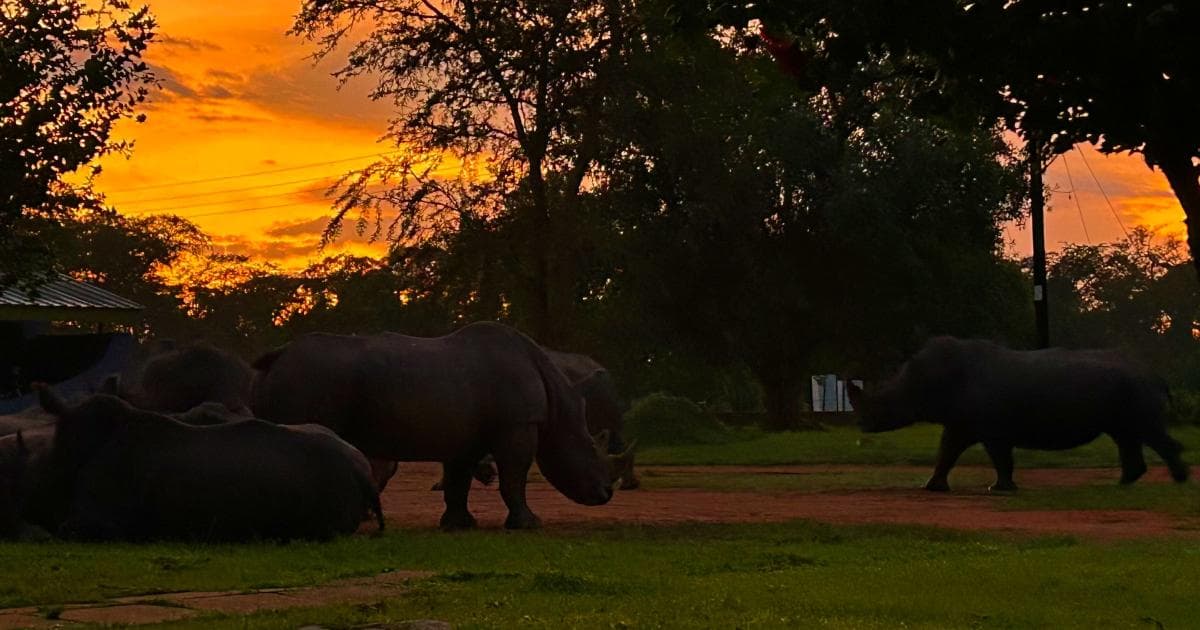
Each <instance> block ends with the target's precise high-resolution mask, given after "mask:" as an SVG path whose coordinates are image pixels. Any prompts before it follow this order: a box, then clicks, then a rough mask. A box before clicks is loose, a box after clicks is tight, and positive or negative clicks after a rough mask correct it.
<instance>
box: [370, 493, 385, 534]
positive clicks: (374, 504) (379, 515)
mask: <svg viewBox="0 0 1200 630" xmlns="http://www.w3.org/2000/svg"><path fill="white" fill-rule="evenodd" d="M371 509H372V510H373V511H374V512H375V522H376V523H378V524H379V529H377V530H375V531H377V532H379V533H381V534H382V533H383V530H384V529H386V528H387V525H386V524H385V523H384V520H383V505H381V504H380V502H379V493H378V492H373V493H371Z"/></svg>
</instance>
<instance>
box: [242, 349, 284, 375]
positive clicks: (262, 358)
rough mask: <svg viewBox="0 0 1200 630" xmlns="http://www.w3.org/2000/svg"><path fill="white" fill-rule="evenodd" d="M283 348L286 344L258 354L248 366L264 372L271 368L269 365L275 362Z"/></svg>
mask: <svg viewBox="0 0 1200 630" xmlns="http://www.w3.org/2000/svg"><path fill="white" fill-rule="evenodd" d="M284 350H287V346H286V345H283V346H279V347H278V348H275V349H274V350H270V351H267V352H265V353H263V354H261V355H259V357H258V358H257V359H255V360H254V361H253V362H252V363H251V364H250V366H251V367H253V368H254V369H256V370H258V371H260V372H266V371H268V370H270V369H271V366H272V365H274V364H275V361H276V360H277V359H278V358H279V355H281V354H283V351H284Z"/></svg>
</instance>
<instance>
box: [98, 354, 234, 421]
mask: <svg viewBox="0 0 1200 630" xmlns="http://www.w3.org/2000/svg"><path fill="white" fill-rule="evenodd" d="M253 380H254V371H253V370H251V369H250V366H249V365H247V364H246V362H245V361H243V360H242V359H241V358H239V357H238V356H236V355H234V354H232V353H230V352H228V351H226V350H222V349H220V348H217V347H216V346H213V345H211V344H207V343H196V344H192V345H189V346H184V347H182V348H176V347H174V346H173V345H161V346H158V347H156V348H154V349H153V350H152V351H151V355H150V356H149V357H148V358H147V359H146V360H145V361H144V362H141V363H139V364H138V365H136V366H134V367H133V368H131V369H130V370H128V371H127V372H126V373H125V374H124V375H122V376H121V377H120V379H119V381H117V382H114V381H113V380H110V381H108V382H106V384H105V392H104V393H110V394H117V395H119V396H120V397H121V398H124V399H125V400H127V401H129V402H130V403H131V404H133V406H135V407H138V408H140V409H146V410H149V411H158V412H162V413H181V412H186V411H188V410H190V409H192V408H194V407H196V406H198V405H200V404H202V403H206V402H212V403H219V404H221V405H224V406H225V407H226V408H227V409H229V410H230V411H235V412H240V413H247V412H248V411H249V409H248V406H247V403H248V402H249V400H250V387H251V384H252V383H253ZM114 390H115V391H114Z"/></svg>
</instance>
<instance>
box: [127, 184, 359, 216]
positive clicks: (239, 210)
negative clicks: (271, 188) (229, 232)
mask: <svg viewBox="0 0 1200 630" xmlns="http://www.w3.org/2000/svg"><path fill="white" fill-rule="evenodd" d="M379 190H383V189H382V188H380V189H376V190H375V191H372V192H378V191H379ZM284 194H291V193H284ZM271 196H275V197H280V196H283V195H271ZM271 196H266V197H260V199H269V198H271ZM219 203H224V202H219ZM202 205H214V204H202ZM296 205H297V203H296V202H294V201H291V202H288V203H277V204H274V205H270V206H255V207H251V208H237V209H234V210H217V211H214V212H201V213H200V214H181V215H176V216H178V217H180V218H181V219H200V218H204V217H215V216H221V215H226V214H242V213H243V212H257V211H259V210H274V209H277V208H288V207H295V206H296ZM151 214H175V213H174V212H173V211H171V210H156V211H155V210H152V211H148V212H144V213H142V214H139V215H138V216H147V215H151Z"/></svg>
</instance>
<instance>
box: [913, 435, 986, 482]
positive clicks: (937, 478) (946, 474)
mask: <svg viewBox="0 0 1200 630" xmlns="http://www.w3.org/2000/svg"><path fill="white" fill-rule="evenodd" d="M974 443H975V440H973V439H971V438H969V437H967V436H964V435H960V432H959V431H956V430H954V429H952V428H950V427H946V428H945V429H942V440H941V442H940V443H939V444H938V453H937V463H936V464H935V465H934V467H933V476H931V477H930V478H929V481H926V482H925V489H926V490H931V491H933V492H948V491H949V490H950V470H951V469H952V468H954V464H955V463H957V462H958V458H959V456H960V455H962V454H963V451H965V450H967V449H968V448H970V446H971V445H972V444H974Z"/></svg>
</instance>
